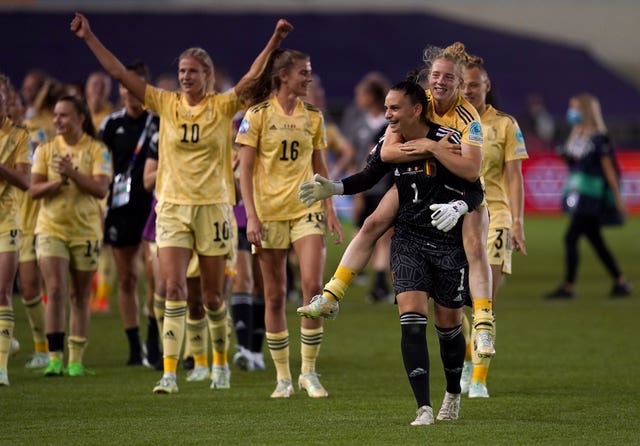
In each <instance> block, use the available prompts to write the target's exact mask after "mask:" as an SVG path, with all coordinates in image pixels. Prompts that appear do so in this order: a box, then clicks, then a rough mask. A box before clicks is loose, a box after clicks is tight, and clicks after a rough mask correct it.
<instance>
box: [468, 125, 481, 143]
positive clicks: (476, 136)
mask: <svg viewBox="0 0 640 446" xmlns="http://www.w3.org/2000/svg"><path fill="white" fill-rule="evenodd" d="M469 141H473V142H477V143H480V144H482V126H481V125H480V123H479V122H478V121H473V122H472V123H471V126H470V127H469Z"/></svg>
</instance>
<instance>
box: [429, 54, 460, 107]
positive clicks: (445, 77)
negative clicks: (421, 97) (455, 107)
mask: <svg viewBox="0 0 640 446" xmlns="http://www.w3.org/2000/svg"><path fill="white" fill-rule="evenodd" d="M455 68H456V65H455V62H453V61H451V60H447V59H436V60H434V61H433V65H432V67H431V72H430V73H429V89H430V90H431V95H432V96H433V100H434V101H435V102H436V105H441V106H444V107H446V106H450V105H452V104H453V101H454V100H455V98H456V97H457V95H458V93H459V88H460V83H461V79H460V78H459V77H458V76H456V73H455Z"/></svg>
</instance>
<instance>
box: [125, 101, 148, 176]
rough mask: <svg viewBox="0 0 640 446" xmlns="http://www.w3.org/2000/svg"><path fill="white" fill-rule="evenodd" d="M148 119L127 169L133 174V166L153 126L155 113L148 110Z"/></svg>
mask: <svg viewBox="0 0 640 446" xmlns="http://www.w3.org/2000/svg"><path fill="white" fill-rule="evenodd" d="M148 113H149V115H148V116H147V121H146V122H145V124H144V129H142V133H140V137H139V138H138V143H137V144H136V148H135V150H134V151H133V156H132V157H131V162H130V163H129V168H128V169H127V174H131V171H132V170H133V166H134V164H135V163H136V159H138V155H139V154H140V152H141V151H142V146H143V145H144V140H145V139H146V138H147V132H148V130H149V127H150V126H151V121H152V120H153V113H151V112H148Z"/></svg>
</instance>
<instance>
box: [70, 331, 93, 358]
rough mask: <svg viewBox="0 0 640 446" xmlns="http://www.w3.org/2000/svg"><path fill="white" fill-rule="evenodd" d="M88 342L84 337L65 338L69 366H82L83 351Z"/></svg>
mask: <svg viewBox="0 0 640 446" xmlns="http://www.w3.org/2000/svg"><path fill="white" fill-rule="evenodd" d="M87 344H89V341H88V340H87V338H85V337H84V336H69V337H68V338H67V348H68V349H69V364H71V363H72V362H74V363H78V364H82V359H83V358H84V350H85V349H86V348H87Z"/></svg>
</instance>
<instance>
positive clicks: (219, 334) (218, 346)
mask: <svg viewBox="0 0 640 446" xmlns="http://www.w3.org/2000/svg"><path fill="white" fill-rule="evenodd" d="M206 312H207V320H208V321H209V333H210V334H211V349H212V350H213V365H225V364H227V349H228V347H227V345H228V342H229V341H228V340H227V337H228V335H227V332H228V327H229V323H228V322H227V306H226V305H225V303H224V302H222V305H220V307H219V308H218V309H216V310H212V309H210V308H206Z"/></svg>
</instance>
